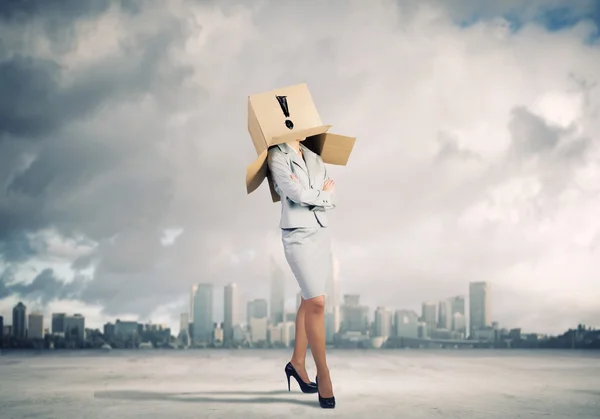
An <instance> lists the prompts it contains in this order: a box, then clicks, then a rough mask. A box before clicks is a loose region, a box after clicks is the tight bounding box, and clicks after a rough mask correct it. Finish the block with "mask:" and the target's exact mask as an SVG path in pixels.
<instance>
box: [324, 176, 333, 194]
mask: <svg viewBox="0 0 600 419" xmlns="http://www.w3.org/2000/svg"><path fill="white" fill-rule="evenodd" d="M334 187H335V183H334V182H333V180H332V179H327V180H326V181H325V183H324V184H323V190H324V191H326V192H330V191H333V188H334Z"/></svg>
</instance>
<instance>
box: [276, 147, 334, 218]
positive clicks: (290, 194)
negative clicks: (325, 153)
mask: <svg viewBox="0 0 600 419" xmlns="http://www.w3.org/2000/svg"><path fill="white" fill-rule="evenodd" d="M300 147H301V148H302V153H303V154H304V159H303V158H302V157H301V156H300V155H299V154H298V153H296V151H295V150H294V149H292V147H290V146H289V145H288V144H285V143H284V144H279V145H276V146H273V147H271V148H270V149H269V157H268V160H267V162H268V165H269V170H270V171H271V176H272V178H273V183H274V185H275V191H276V192H277V193H278V194H279V196H280V197H281V222H280V223H279V227H280V228H297V227H327V226H328V221H327V215H326V213H325V211H327V210H331V209H333V208H335V202H334V199H335V194H333V193H330V192H328V191H324V190H322V188H323V184H324V183H325V181H326V180H327V179H328V178H327V169H326V168H325V164H324V163H323V160H322V159H321V156H319V155H318V154H316V153H313V152H312V151H310V150H309V149H308V148H306V147H305V146H304V145H302V143H300ZM305 161H306V163H305ZM292 174H293V175H295V176H296V178H297V179H298V180H294V179H292V178H291V175H292Z"/></svg>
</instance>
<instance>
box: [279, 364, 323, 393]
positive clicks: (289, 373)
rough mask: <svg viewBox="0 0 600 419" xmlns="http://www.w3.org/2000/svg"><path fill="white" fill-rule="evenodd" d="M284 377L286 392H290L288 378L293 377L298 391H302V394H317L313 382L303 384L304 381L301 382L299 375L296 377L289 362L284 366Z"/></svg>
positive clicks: (294, 370)
mask: <svg viewBox="0 0 600 419" xmlns="http://www.w3.org/2000/svg"><path fill="white" fill-rule="evenodd" d="M285 376H286V378H287V383H288V391H291V390H290V377H294V378H295V379H296V381H297V382H298V385H299V386H300V390H302V393H316V392H317V385H316V384H315V383H313V382H310V383H305V382H304V380H302V378H300V375H298V372H297V371H296V368H294V366H293V365H292V363H291V362H288V363H287V365H286V366H285Z"/></svg>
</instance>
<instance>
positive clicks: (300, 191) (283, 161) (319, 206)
mask: <svg viewBox="0 0 600 419" xmlns="http://www.w3.org/2000/svg"><path fill="white" fill-rule="evenodd" d="M268 165H269V170H270V171H271V174H272V175H273V180H274V181H275V191H276V192H277V193H278V194H279V196H282V193H283V194H284V195H285V196H286V197H287V198H289V199H290V200H292V201H293V202H295V203H297V204H300V205H302V206H310V207H314V208H311V210H313V211H325V210H328V209H333V208H335V204H334V194H333V193H331V192H329V191H324V190H322V189H306V188H304V187H303V186H302V185H301V184H300V182H298V180H297V179H296V177H295V176H294V174H293V173H292V171H291V169H290V165H289V162H288V160H287V158H286V156H285V154H284V153H282V152H281V151H279V150H276V149H273V150H271V151H269V157H268ZM325 177H326V178H327V172H325Z"/></svg>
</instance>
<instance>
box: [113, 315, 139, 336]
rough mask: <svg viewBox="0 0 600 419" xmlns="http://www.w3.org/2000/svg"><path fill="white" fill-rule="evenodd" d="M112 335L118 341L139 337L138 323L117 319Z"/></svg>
mask: <svg viewBox="0 0 600 419" xmlns="http://www.w3.org/2000/svg"><path fill="white" fill-rule="evenodd" d="M114 334H115V337H116V338H118V339H119V340H128V339H132V338H134V337H136V336H140V333H139V323H138V322H135V321H127V320H126V321H122V320H119V319H117V321H116V322H115V327H114ZM140 337H141V336H140Z"/></svg>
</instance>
